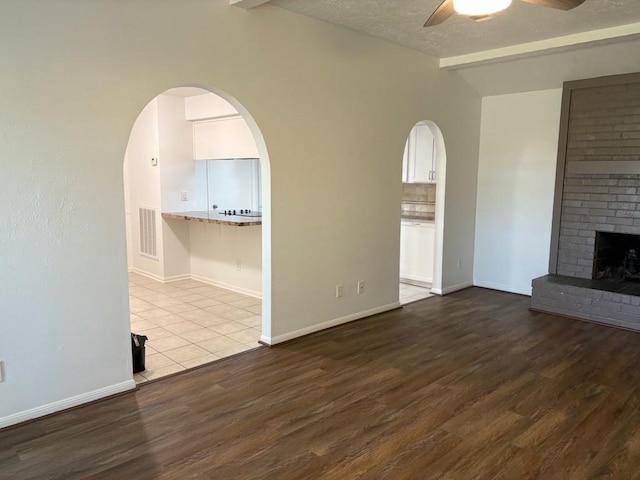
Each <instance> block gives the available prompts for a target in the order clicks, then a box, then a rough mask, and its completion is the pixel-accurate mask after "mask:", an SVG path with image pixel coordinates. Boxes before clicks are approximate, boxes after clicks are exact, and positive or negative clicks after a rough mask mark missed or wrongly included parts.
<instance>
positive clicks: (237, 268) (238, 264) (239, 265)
mask: <svg viewBox="0 0 640 480" xmlns="http://www.w3.org/2000/svg"><path fill="white" fill-rule="evenodd" d="M236 270H237V271H238V272H239V271H240V270H242V264H241V263H240V259H239V258H238V259H236Z"/></svg>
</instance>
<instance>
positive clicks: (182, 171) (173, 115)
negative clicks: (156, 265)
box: [157, 95, 196, 280]
mask: <svg viewBox="0 0 640 480" xmlns="http://www.w3.org/2000/svg"><path fill="white" fill-rule="evenodd" d="M157 102H158V144H159V147H160V159H159V165H158V168H159V171H160V201H161V212H184V211H189V210H194V209H195V205H196V200H195V192H196V187H195V185H194V183H195V177H194V171H195V162H194V160H193V131H192V129H191V122H189V121H187V120H186V115H185V99H184V98H183V97H176V96H171V95H160V96H159V97H158V98H157ZM183 191H185V192H187V198H188V200H187V201H183V200H182V192H183ZM160 225H161V227H162V261H163V268H164V270H163V275H162V276H163V278H164V279H165V280H170V279H175V278H185V277H188V276H189V275H190V273H191V271H190V270H191V266H190V258H189V243H190V239H189V225H187V224H186V222H179V221H167V220H165V219H162V220H161V222H160Z"/></svg>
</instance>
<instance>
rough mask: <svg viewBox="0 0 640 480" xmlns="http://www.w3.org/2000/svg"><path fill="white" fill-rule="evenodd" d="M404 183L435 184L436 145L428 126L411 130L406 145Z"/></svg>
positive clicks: (419, 126)
mask: <svg viewBox="0 0 640 480" xmlns="http://www.w3.org/2000/svg"><path fill="white" fill-rule="evenodd" d="M402 179H403V180H402V181H403V182H408V183H435V181H436V174H435V143H434V138H433V133H432V132H431V129H430V128H429V127H428V126H427V125H416V126H414V127H413V128H412V129H411V132H410V133H409V138H408V139H407V143H406V145H405V158H403V175H402Z"/></svg>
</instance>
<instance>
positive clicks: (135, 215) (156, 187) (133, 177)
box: [124, 98, 164, 278]
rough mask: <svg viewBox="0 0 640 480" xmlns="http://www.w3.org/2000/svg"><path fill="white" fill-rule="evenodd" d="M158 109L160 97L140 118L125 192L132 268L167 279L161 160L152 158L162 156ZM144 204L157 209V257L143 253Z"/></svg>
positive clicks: (128, 157) (131, 141)
mask: <svg viewBox="0 0 640 480" xmlns="http://www.w3.org/2000/svg"><path fill="white" fill-rule="evenodd" d="M158 111H159V107H158V98H154V99H153V100H152V101H150V102H149V103H148V104H147V105H146V106H145V107H144V109H143V110H142V112H140V115H139V116H138V118H137V119H136V121H135V123H134V125H133V127H132V129H131V137H130V139H129V142H128V144H127V150H126V153H125V156H124V171H125V172H127V187H128V188H126V189H125V192H126V197H127V199H128V201H129V208H130V212H131V214H130V218H129V225H130V229H129V228H128V229H127V236H128V239H127V244H128V245H130V247H131V250H130V251H129V252H128V257H129V259H130V263H129V268H131V269H132V270H136V271H141V272H145V273H147V274H149V275H151V276H154V277H156V278H163V277H164V260H163V255H162V233H161V232H162V231H161V229H160V226H161V217H160V212H161V195H160V183H161V182H160V161H159V160H158V165H156V166H154V165H152V163H151V159H152V158H156V159H159V156H160V143H159V132H158ZM140 207H144V208H153V209H155V210H156V211H157V215H156V225H157V235H156V241H157V251H158V259H157V260H156V259H153V258H149V257H147V256H144V255H142V254H141V253H140V216H139V209H140Z"/></svg>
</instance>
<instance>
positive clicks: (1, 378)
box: [0, 360, 4, 383]
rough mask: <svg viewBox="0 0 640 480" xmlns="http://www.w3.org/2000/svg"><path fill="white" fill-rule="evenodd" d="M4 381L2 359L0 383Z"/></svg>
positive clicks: (2, 362)
mask: <svg viewBox="0 0 640 480" xmlns="http://www.w3.org/2000/svg"><path fill="white" fill-rule="evenodd" d="M1 382H4V361H2V360H0V383H1Z"/></svg>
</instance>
